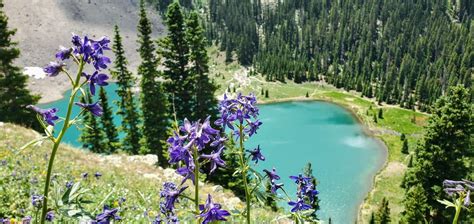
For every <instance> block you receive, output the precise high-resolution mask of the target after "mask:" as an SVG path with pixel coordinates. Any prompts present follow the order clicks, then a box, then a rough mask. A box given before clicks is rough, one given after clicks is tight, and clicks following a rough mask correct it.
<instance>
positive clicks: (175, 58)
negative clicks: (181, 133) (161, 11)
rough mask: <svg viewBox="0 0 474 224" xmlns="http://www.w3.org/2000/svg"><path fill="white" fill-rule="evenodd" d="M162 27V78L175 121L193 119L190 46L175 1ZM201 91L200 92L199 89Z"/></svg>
mask: <svg viewBox="0 0 474 224" xmlns="http://www.w3.org/2000/svg"><path fill="white" fill-rule="evenodd" d="M165 24H166V26H167V27H168V34H167V36H166V37H164V38H163V39H161V40H160V41H159V46H160V47H159V49H158V53H159V54H160V55H161V56H162V57H163V66H164V67H165V70H164V72H163V76H164V77H165V78H166V79H168V81H167V82H166V84H165V87H166V91H167V93H168V97H169V98H168V99H169V102H171V103H173V105H174V108H175V111H174V112H176V118H177V119H178V120H179V121H181V120H184V118H187V117H193V107H192V105H194V97H193V95H194V93H195V92H196V90H195V86H194V85H195V82H194V79H193V77H191V76H190V74H189V71H188V69H187V65H188V62H189V61H188V59H189V47H188V44H187V42H186V29H185V21H184V14H183V12H182V10H181V6H180V5H179V3H178V2H173V3H171V4H170V5H169V7H168V11H167V13H166V19H165ZM199 91H201V90H199Z"/></svg>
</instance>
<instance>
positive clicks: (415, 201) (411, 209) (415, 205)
mask: <svg viewBox="0 0 474 224" xmlns="http://www.w3.org/2000/svg"><path fill="white" fill-rule="evenodd" d="M403 205H404V206H405V210H404V211H403V212H402V218H401V223H404V224H411V223H425V221H426V219H425V217H426V215H427V212H428V205H427V198H426V192H425V191H424V190H423V187H422V186H421V185H420V184H418V185H415V186H412V187H410V188H409V189H408V190H407V193H406V194H405V199H404V201H403Z"/></svg>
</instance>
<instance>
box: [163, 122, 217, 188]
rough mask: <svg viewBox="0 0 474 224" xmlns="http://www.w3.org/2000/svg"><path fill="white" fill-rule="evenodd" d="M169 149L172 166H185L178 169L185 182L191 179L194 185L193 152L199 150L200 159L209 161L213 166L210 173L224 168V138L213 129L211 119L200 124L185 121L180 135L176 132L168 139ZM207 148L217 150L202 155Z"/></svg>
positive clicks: (180, 129) (194, 166) (194, 165)
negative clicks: (222, 156)
mask: <svg viewBox="0 0 474 224" xmlns="http://www.w3.org/2000/svg"><path fill="white" fill-rule="evenodd" d="M167 142H168V144H169V145H170V147H169V148H168V152H169V156H170V160H169V162H170V163H171V164H182V165H184V166H182V167H179V168H178V169H177V173H178V174H180V175H181V176H183V177H184V179H183V182H184V181H186V180H187V179H191V180H192V181H193V183H194V181H195V180H194V173H193V172H194V169H195V168H196V164H195V163H194V160H195V159H196V158H194V155H193V151H194V150H197V151H198V153H200V154H201V155H199V158H197V159H202V160H204V161H208V162H209V163H210V164H211V170H210V173H212V172H214V170H216V169H217V167H218V166H220V167H222V166H224V165H225V162H224V161H223V160H222V159H221V155H222V152H223V149H224V142H225V140H223V138H222V137H221V136H220V132H219V131H218V130H216V129H214V128H212V127H211V125H210V121H209V117H208V118H207V119H206V120H204V122H202V123H201V122H200V121H199V120H198V121H196V122H194V123H191V122H190V121H189V120H187V119H184V123H183V126H181V127H179V133H178V132H175V133H174V135H173V136H172V137H170V138H169V139H168V141H167ZM206 147H212V148H215V150H214V151H213V152H212V153H211V154H208V155H205V154H202V150H203V149H204V148H206Z"/></svg>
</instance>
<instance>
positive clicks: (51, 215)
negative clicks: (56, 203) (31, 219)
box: [45, 211, 54, 222]
mask: <svg viewBox="0 0 474 224" xmlns="http://www.w3.org/2000/svg"><path fill="white" fill-rule="evenodd" d="M45 219H46V221H48V222H52V221H53V220H54V211H49V212H47V213H46V217H45Z"/></svg>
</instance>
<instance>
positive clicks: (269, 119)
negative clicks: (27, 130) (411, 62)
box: [42, 84, 386, 224]
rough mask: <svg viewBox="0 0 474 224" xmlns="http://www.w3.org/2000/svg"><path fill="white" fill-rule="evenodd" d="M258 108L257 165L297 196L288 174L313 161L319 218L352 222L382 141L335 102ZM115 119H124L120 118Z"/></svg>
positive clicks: (73, 140) (381, 154) (72, 138)
mask: <svg viewBox="0 0 474 224" xmlns="http://www.w3.org/2000/svg"><path fill="white" fill-rule="evenodd" d="M115 88H116V85H115V84H111V85H110V86H108V87H107V88H106V89H107V93H108V95H109V101H110V102H111V101H112V100H116V99H117V96H116V94H115ZM68 95H69V92H67V93H66V96H68ZM67 101H68V99H67V98H64V99H62V100H60V101H56V102H53V103H49V104H44V105H42V106H43V107H57V108H59V109H60V112H59V114H60V115H61V116H64V114H65V111H64V110H65V109H66V104H67ZM111 104H112V103H111ZM76 110H77V111H75V114H77V112H78V111H79V110H78V109H77V108H76ZM260 110H261V111H260V118H261V120H262V122H263V125H262V126H261V129H259V130H258V132H257V133H258V134H256V135H254V136H253V137H252V139H250V140H249V142H248V143H247V147H248V148H253V147H256V146H257V145H260V147H261V148H262V150H263V151H262V153H264V155H265V157H266V161H264V162H261V163H259V164H258V166H257V167H256V169H257V170H263V169H271V168H273V167H275V168H276V169H277V172H278V174H279V175H280V176H281V177H282V180H281V181H282V182H283V183H284V184H285V189H286V190H287V191H288V193H289V194H290V196H294V195H295V192H296V188H295V185H294V184H293V183H292V182H291V181H290V179H289V178H288V176H290V175H297V174H298V173H301V172H302V168H303V167H304V165H305V164H306V163H307V162H311V163H312V165H313V172H314V175H315V176H316V177H317V179H318V190H319V191H320V195H319V198H320V200H321V203H320V207H321V210H320V212H319V217H320V218H321V219H322V220H325V221H327V220H328V219H329V217H331V219H332V221H333V223H336V224H339V223H341V224H346V223H347V224H350V223H354V221H355V219H356V217H357V211H358V208H359V205H360V204H361V203H362V201H363V199H364V197H365V196H366V195H367V192H368V191H369V190H370V188H371V185H372V178H373V176H374V175H375V174H376V173H377V171H378V170H379V169H380V168H381V167H382V166H383V163H384V162H385V159H386V155H385V153H386V152H385V149H384V147H383V145H382V144H381V143H380V142H378V141H377V140H376V139H374V138H372V137H370V136H367V135H366V134H365V133H364V129H363V127H362V126H361V124H359V123H358V121H357V120H356V119H355V118H354V117H353V116H352V114H351V113H350V112H349V111H347V110H346V109H344V108H343V107H341V106H338V105H335V104H332V103H327V102H319V101H315V102H288V103H277V104H268V105H261V106H260ZM115 122H117V124H119V122H120V121H119V119H118V118H116V120H115ZM79 133H80V132H79V130H77V129H76V128H75V127H73V128H71V129H70V130H69V132H68V133H67V134H66V135H65V139H64V141H65V142H66V143H69V144H71V145H74V146H80V145H81V144H80V143H79V142H77V139H78V136H79Z"/></svg>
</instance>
